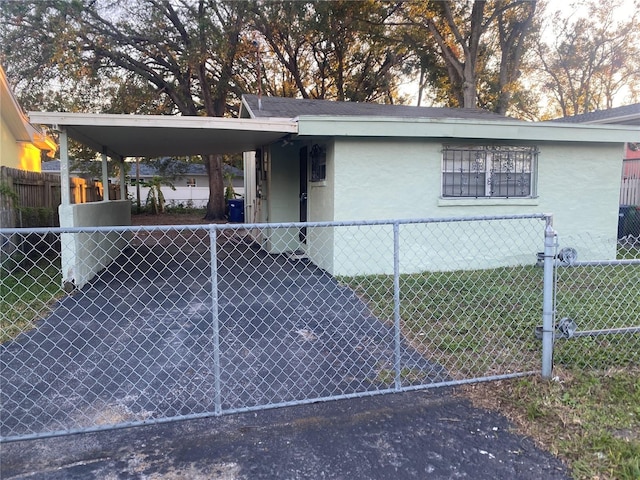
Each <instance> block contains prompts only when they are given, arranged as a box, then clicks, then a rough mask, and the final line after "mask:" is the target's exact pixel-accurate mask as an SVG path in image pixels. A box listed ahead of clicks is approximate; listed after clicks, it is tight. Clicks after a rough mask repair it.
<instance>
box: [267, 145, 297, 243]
mask: <svg viewBox="0 0 640 480" xmlns="http://www.w3.org/2000/svg"><path fill="white" fill-rule="evenodd" d="M267 170H268V171H267V177H268V182H267V184H268V188H266V189H264V190H263V200H264V201H265V203H266V208H267V218H266V219H265V220H266V221H267V222H269V223H283V222H298V221H300V200H299V197H298V185H299V182H300V165H299V156H298V149H297V148H295V147H294V146H292V145H287V146H284V147H283V146H281V145H280V144H273V145H271V147H270V152H269V158H268V169H267ZM298 233H299V229H298V228H286V229H282V228H281V229H277V230H274V231H273V232H271V233H269V232H265V238H266V244H265V248H266V249H267V251H268V252H270V253H282V252H293V251H296V250H298V249H299V248H300V241H299V239H298Z"/></svg>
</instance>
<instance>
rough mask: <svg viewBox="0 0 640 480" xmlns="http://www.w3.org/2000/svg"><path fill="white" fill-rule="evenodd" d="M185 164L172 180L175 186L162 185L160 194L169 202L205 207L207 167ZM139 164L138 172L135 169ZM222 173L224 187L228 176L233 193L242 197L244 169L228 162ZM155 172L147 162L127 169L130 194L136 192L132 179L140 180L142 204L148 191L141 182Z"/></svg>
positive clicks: (206, 198)
mask: <svg viewBox="0 0 640 480" xmlns="http://www.w3.org/2000/svg"><path fill="white" fill-rule="evenodd" d="M183 163H185V165H184V168H182V169H180V171H181V172H184V173H182V174H181V175H180V176H178V177H177V178H176V179H175V180H171V184H172V185H173V186H174V188H175V190H174V189H171V188H169V187H162V194H163V195H164V198H165V200H166V201H167V202H168V203H171V202H174V203H178V204H187V203H190V204H192V205H193V206H194V207H198V208H202V207H206V206H207V202H208V201H209V176H208V174H207V169H206V167H205V165H204V164H202V163H191V162H189V163H186V162H183ZM138 167H139V171H138V170H137V168H138ZM222 174H223V175H224V177H225V187H227V177H231V185H232V186H233V191H234V192H235V193H236V195H238V196H241V195H243V193H244V172H243V171H242V170H241V169H239V168H236V167H233V166H231V165H226V164H225V165H222ZM156 175H158V170H157V168H155V167H153V165H150V164H148V163H138V164H137V166H136V165H132V166H131V169H130V171H129V177H130V179H129V182H128V183H129V193H130V195H135V182H136V179H137V178H139V179H140V182H141V185H142V186H141V187H140V200H141V201H142V202H143V203H144V201H145V199H146V198H147V195H148V193H149V187H145V186H144V183H145V182H149V181H150V180H151V179H153V177H154V176H156Z"/></svg>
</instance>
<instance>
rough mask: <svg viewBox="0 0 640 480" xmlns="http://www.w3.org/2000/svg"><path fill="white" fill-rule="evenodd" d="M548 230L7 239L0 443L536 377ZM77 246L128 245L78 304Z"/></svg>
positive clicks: (526, 223) (369, 226)
mask: <svg viewBox="0 0 640 480" xmlns="http://www.w3.org/2000/svg"><path fill="white" fill-rule="evenodd" d="M545 220H546V221H545ZM548 221H549V217H548V216H546V215H528V216H502V217H477V218H453V219H425V220H420V221H417V220H411V221H378V222H321V223H305V224H301V223H287V224H259V225H206V226H202V225H198V226H158V227H112V228H105V227H103V228H94V229H87V228H83V229H68V228H67V229H59V228H58V229H30V230H24V229H5V230H0V239H1V241H2V242H3V245H2V258H1V262H2V265H1V267H2V270H1V272H2V278H1V279H0V281H1V283H0V286H1V288H2V291H1V294H2V296H1V299H0V314H1V317H0V321H1V324H0V327H1V328H0V343H1V345H0V381H1V382H2V385H1V386H2V389H1V392H0V401H1V402H0V404H1V406H0V413H1V419H2V423H1V425H0V436H1V440H2V441H12V440H18V439H28V438H36V437H43V436H51V435H60V434H65V433H72V432H81V431H93V430H99V429H108V428H114V427H116V426H120V427H121V426H130V425H138V424H143V423H157V422H166V421H170V420H175V419H187V418H196V417H202V416H209V415H220V414H224V413H231V412H240V411H248V410H257V409H263V408H270V407H274V406H283V405H295V404H301V403H308V402H315V401H320V400H330V399H338V398H351V397H357V396H366V395H376V394H381V393H388V392H397V391H405V390H413V389H420V388H431V387H436V386H443V385H454V384H461V383H468V382H473V381H486V380H492V379H496V378H509V377H513V376H520V375H525V374H529V373H531V372H532V371H539V370H540V356H541V355H540V341H539V340H538V339H537V338H536V336H535V329H536V326H538V325H539V324H540V318H541V313H542V312H541V306H542V301H543V289H542V286H543V269H541V268H540V267H539V266H538V265H537V259H538V253H539V252H540V251H541V250H542V249H543V246H544V245H543V243H544V231H545V226H546V225H547V223H548ZM303 227H304V228H306V235H305V236H304V237H302V236H301V235H300V233H301V232H300V229H301V228H303ZM87 234H90V235H87ZM74 235H83V237H82V238H87V239H90V240H91V241H92V242H94V243H93V245H94V246H95V248H96V249H99V248H101V247H99V246H100V245H101V239H102V240H103V241H107V242H122V241H123V240H125V239H126V245H127V247H126V248H125V249H124V250H123V251H122V254H121V255H120V256H119V257H118V258H116V260H115V261H114V262H113V263H111V264H110V265H107V266H106V267H105V268H104V269H103V270H102V271H100V272H99V273H98V274H97V275H96V276H95V278H93V279H91V280H90V281H89V282H88V283H86V284H85V285H83V286H82V287H81V288H80V289H75V290H72V291H65V290H64V289H63V288H62V285H63V282H62V280H63V277H64V274H65V272H61V265H62V264H65V262H64V261H62V258H63V257H64V256H65V254H66V251H65V245H66V243H65V238H68V237H69V236H74ZM114 235H115V236H114ZM301 238H304V239H305V242H306V243H302V242H301ZM102 248H106V247H102ZM67 253H68V252H67ZM95 255H96V256H97V257H100V256H101V252H99V251H96V252H95ZM92 260H95V259H92V258H86V259H84V260H82V261H85V262H87V263H91V262H92ZM602 268H605V269H608V268H609V267H602ZM613 268H618V266H615V267H613ZM634 268H637V267H635V266H634ZM574 270H575V269H573V270H572V271H574ZM566 271H569V269H566ZM558 272H559V273H558V276H559V277H560V270H558ZM560 283H561V282H560V281H558V285H559V288H561V287H560ZM68 286H69V285H67V287H68ZM557 298H558V308H560V306H562V305H563V300H562V296H561V295H560V294H558V297H557ZM636 319H637V317H636ZM622 323H624V322H623V321H622V320H621V321H620V322H619V326H621V325H622ZM634 325H637V322H636V323H633V322H631V323H628V324H626V325H625V326H634ZM636 335H637V334H636ZM556 343H558V342H556ZM567 343H568V342H567ZM636 351H637V350H636Z"/></svg>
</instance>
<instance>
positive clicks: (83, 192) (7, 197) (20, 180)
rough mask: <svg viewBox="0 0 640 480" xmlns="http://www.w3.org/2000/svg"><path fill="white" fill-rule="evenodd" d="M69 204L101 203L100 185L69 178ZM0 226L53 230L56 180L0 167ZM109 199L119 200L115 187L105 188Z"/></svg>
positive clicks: (52, 176) (58, 189) (57, 191)
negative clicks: (51, 227)
mask: <svg viewBox="0 0 640 480" xmlns="http://www.w3.org/2000/svg"><path fill="white" fill-rule="evenodd" d="M69 180H70V187H69V190H70V192H69V193H70V196H71V203H88V202H97V201H101V200H102V198H103V188H102V183H101V182H95V181H92V180H85V179H84V178H78V177H71V178H70V179H69ZM0 187H1V188H0V225H1V226H3V227H41V226H57V225H58V224H59V222H58V205H60V202H61V186H60V176H59V175H55V174H51V173H40V172H27V171H24V170H18V169H15V168H8V167H0ZM109 197H110V198H111V199H118V198H120V189H119V188H118V185H109Z"/></svg>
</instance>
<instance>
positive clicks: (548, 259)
mask: <svg viewBox="0 0 640 480" xmlns="http://www.w3.org/2000/svg"><path fill="white" fill-rule="evenodd" d="M552 221H553V219H552V217H551V216H548V217H547V218H546V222H547V223H546V227H545V230H544V274H543V278H544V283H543V294H542V378H546V379H550V378H551V372H552V370H553V335H554V320H555V311H554V301H553V294H554V291H553V290H554V286H553V274H554V268H555V266H554V262H555V238H556V232H555V231H554V230H553V227H552Z"/></svg>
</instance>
